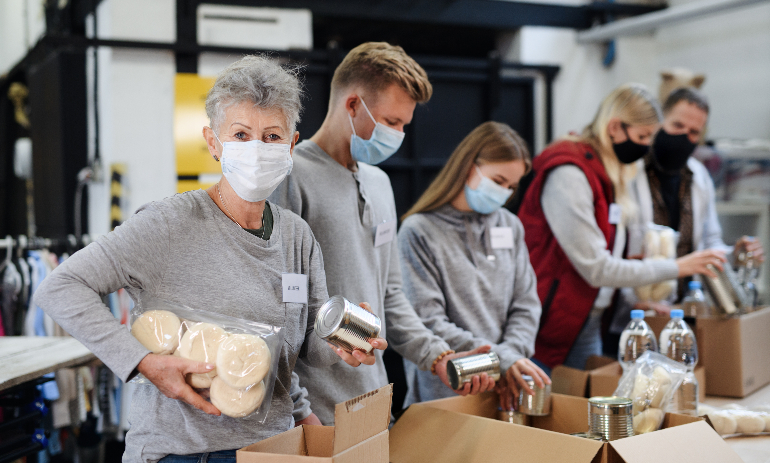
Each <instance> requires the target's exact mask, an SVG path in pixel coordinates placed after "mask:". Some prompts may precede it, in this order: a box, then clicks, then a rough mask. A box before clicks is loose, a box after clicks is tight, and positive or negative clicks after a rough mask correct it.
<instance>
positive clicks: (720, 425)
mask: <svg viewBox="0 0 770 463" xmlns="http://www.w3.org/2000/svg"><path fill="white" fill-rule="evenodd" d="M708 417H709V420H711V424H713V425H714V430H715V431H716V432H717V433H718V434H721V435H723V436H724V435H726V434H735V431H736V429H738V423H737V422H736V421H735V418H733V417H732V416H730V415H728V414H727V413H725V412H711V413H709V414H708Z"/></svg>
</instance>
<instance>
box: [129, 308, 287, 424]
mask: <svg viewBox="0 0 770 463" xmlns="http://www.w3.org/2000/svg"><path fill="white" fill-rule="evenodd" d="M130 315H131V317H130V326H131V334H133V335H134V337H135V338H136V339H137V341H139V342H140V343H141V344H142V345H143V346H144V347H146V348H147V349H148V350H149V351H150V352H152V353H155V354H159V355H173V356H177V357H181V358H185V359H189V360H194V361H196V362H206V363H212V364H214V365H216V368H214V370H212V371H211V372H209V373H204V374H189V375H187V378H186V380H187V383H188V384H189V385H190V386H192V387H193V388H194V389H197V390H205V389H207V390H208V391H207V393H204V394H203V395H204V396H208V397H209V399H210V400H211V403H212V404H214V406H215V407H217V408H218V409H219V411H221V412H222V414H223V415H227V416H230V417H233V418H248V419H249V420H255V421H258V422H264V420H265V418H266V417H267V414H268V412H269V409H270V402H271V401H270V397H272V393H273V387H274V385H275V377H276V374H277V370H278V356H279V355H280V351H281V347H282V343H283V333H282V332H281V328H280V327H275V326H271V325H266V324H263V323H257V322H255V321H251V320H243V319H239V318H233V317H230V316H227V315H223V314H220V313H217V311H216V308H212V307H206V308H205V310H204V309H203V308H200V309H195V308H190V307H188V306H185V305H182V304H178V303H174V302H169V301H165V300H162V299H158V298H151V297H143V298H142V300H141V301H140V303H139V304H138V305H137V306H136V307H134V308H133V309H132V310H131V312H130ZM132 382H136V383H142V384H151V383H150V382H149V381H148V380H147V379H146V378H143V377H142V375H138V376H137V377H136V378H134V379H133V380H132ZM201 392H203V391H201Z"/></svg>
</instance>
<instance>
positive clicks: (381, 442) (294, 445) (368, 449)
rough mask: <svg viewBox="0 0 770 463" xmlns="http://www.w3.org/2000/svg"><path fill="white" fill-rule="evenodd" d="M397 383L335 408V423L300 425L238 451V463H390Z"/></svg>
mask: <svg viewBox="0 0 770 463" xmlns="http://www.w3.org/2000/svg"><path fill="white" fill-rule="evenodd" d="M392 395H393V385H392V384H390V385H388V386H385V387H382V388H380V389H377V390H376V391H372V392H369V393H367V394H364V395H362V396H358V397H356V398H355V399H351V400H348V401H347V402H345V403H341V404H337V406H336V408H335V410H334V426H307V425H302V426H297V427H296V428H294V429H290V430H288V431H286V432H283V433H281V434H278V435H277V436H273V437H270V438H268V439H265V440H263V441H260V442H257V443H256V444H252V445H249V446H248V447H244V448H242V449H240V450H238V451H237V452H236V461H237V463H273V462H275V463H388V454H389V449H388V425H389V424H390V402H391V398H392Z"/></svg>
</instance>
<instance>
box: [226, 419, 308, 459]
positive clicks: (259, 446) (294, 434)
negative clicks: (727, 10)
mask: <svg viewBox="0 0 770 463" xmlns="http://www.w3.org/2000/svg"><path fill="white" fill-rule="evenodd" d="M239 452H260V453H277V454H281V455H307V445H305V427H304V426H297V427H296V428H293V429H289V430H288V431H286V432H283V433H281V434H278V435H275V436H273V437H268V438H267V439H264V440H261V441H259V442H257V443H256V444H251V445H249V446H248V447H244V448H242V449H241V450H239Z"/></svg>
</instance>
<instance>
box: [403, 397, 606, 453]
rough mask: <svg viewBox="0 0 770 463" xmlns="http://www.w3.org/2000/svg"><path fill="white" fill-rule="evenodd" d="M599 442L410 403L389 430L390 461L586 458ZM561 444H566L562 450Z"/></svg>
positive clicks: (599, 444) (599, 447) (599, 446)
mask: <svg viewBox="0 0 770 463" xmlns="http://www.w3.org/2000/svg"><path fill="white" fill-rule="evenodd" d="M602 446H603V444H602V442H597V441H594V440H589V439H583V438H580V437H573V436H569V435H564V434H559V433H554V432H550V431H543V430H540V429H534V428H530V427H527V426H519V425H515V424H509V423H504V422H502V421H497V420H491V419H488V418H481V417H478V416H471V415H465V414H461V413H456V412H452V411H448V410H442V409H439V408H434V407H431V406H426V405H422V404H414V405H412V406H411V407H409V409H408V410H407V411H406V412H405V413H404V414H403V415H402V416H401V418H399V420H398V421H397V422H396V424H395V425H394V426H393V428H392V429H391V430H390V461H391V462H392V463H425V462H432V461H440V462H442V463H452V462H457V463H475V462H478V463H489V462H493V461H513V460H514V459H515V460H516V461H526V462H529V463H557V462H565V463H567V462H569V463H575V462H578V463H580V462H585V463H590V462H591V461H593V460H594V458H595V457H596V456H597V455H598V454H599V453H600V452H601V450H602ZM565 449H569V450H568V451H565Z"/></svg>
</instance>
